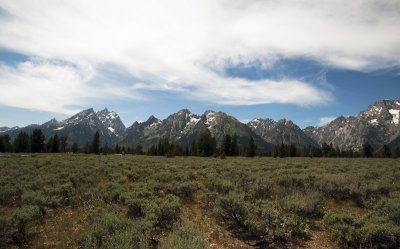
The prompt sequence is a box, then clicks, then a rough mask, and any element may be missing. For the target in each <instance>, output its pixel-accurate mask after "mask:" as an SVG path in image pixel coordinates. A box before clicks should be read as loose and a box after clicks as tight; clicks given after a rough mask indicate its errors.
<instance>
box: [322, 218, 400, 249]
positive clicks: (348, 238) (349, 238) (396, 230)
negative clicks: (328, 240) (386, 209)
mask: <svg viewBox="0 0 400 249" xmlns="http://www.w3.org/2000/svg"><path fill="white" fill-rule="evenodd" d="M324 222H325V224H326V225H327V226H328V227H329V228H330V229H331V231H332V236H333V238H334V239H335V240H336V241H338V243H339V245H340V246H341V247H343V248H399V246H400V227H398V226H396V225H395V224H393V223H392V222H390V220H388V219H386V218H385V217H380V216H376V215H372V214H370V215H368V216H366V217H363V218H354V217H352V216H349V215H343V214H327V215H325V217H324Z"/></svg>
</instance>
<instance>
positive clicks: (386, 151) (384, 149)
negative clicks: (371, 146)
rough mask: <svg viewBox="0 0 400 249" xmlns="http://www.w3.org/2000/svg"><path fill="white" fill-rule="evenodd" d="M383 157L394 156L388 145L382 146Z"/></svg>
mask: <svg viewBox="0 0 400 249" xmlns="http://www.w3.org/2000/svg"><path fill="white" fill-rule="evenodd" d="M382 156H383V157H391V156H392V151H391V150H390V147H389V146H388V145H387V144H384V145H383V146H382Z"/></svg>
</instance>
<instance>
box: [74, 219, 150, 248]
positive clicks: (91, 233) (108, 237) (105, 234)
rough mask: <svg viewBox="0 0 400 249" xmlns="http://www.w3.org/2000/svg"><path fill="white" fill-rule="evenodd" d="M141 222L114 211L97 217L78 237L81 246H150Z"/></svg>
mask: <svg viewBox="0 0 400 249" xmlns="http://www.w3.org/2000/svg"><path fill="white" fill-rule="evenodd" d="M146 235H147V233H146V232H145V231H143V230H141V227H140V223H137V224H135V223H133V222H132V221H130V220H129V219H127V218H123V217H120V216H118V215H116V214H113V213H106V214H103V215H101V216H100V217H97V218H96V219H95V220H94V221H93V223H92V224H91V225H90V226H89V228H88V229H87V230H86V231H84V232H83V233H82V234H81V235H80V236H79V237H78V239H77V244H78V247H79V248H110V249H111V248H148V243H147V238H146Z"/></svg>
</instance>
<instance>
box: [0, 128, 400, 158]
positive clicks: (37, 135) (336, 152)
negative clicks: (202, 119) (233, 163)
mask: <svg viewBox="0 0 400 249" xmlns="http://www.w3.org/2000/svg"><path fill="white" fill-rule="evenodd" d="M217 144H218V143H217V140H216V138H215V137H213V136H212V134H211V132H210V131H209V130H208V129H204V130H203V131H202V132H201V133H200V135H199V136H198V138H197V139H196V140H195V141H193V142H192V143H191V144H190V145H186V146H183V147H182V146H181V145H179V144H177V143H176V142H174V141H170V140H169V138H166V137H165V138H161V139H159V141H158V142H157V143H156V144H153V145H152V146H151V147H150V148H149V149H148V150H147V151H144V150H143V147H142V146H141V145H137V146H136V147H135V148H131V147H125V146H119V145H118V144H116V145H115V147H110V146H108V145H101V141H100V134H99V132H98V131H97V132H96V133H95V134H94V136H93V139H92V141H91V142H89V141H88V142H87V143H86V144H85V146H83V147H82V148H80V147H79V146H78V144H77V143H73V144H71V145H70V144H69V143H68V137H67V136H58V135H57V134H55V135H54V136H51V137H49V138H48V139H47V140H46V138H45V136H44V134H43V132H42V131H41V130H40V129H35V130H33V132H32V134H28V133H26V132H20V133H18V135H17V137H16V138H15V139H14V140H13V141H11V138H10V136H9V135H2V136H0V152H15V153H60V152H64V153H65V152H73V153H78V152H79V153H86V154H88V153H94V154H112V153H117V154H139V155H144V154H146V155H152V156H204V157H209V156H220V157H221V158H225V157H227V156H247V157H254V156H273V157H281V158H282V157H383V158H388V157H396V158H398V157H400V146H397V148H396V149H395V150H394V151H392V150H391V149H390V147H389V146H388V145H386V144H385V145H383V146H382V147H381V148H380V149H378V150H377V151H375V152H374V150H373V147H372V146H371V145H370V144H369V143H368V142H366V143H364V144H363V146H362V150H361V151H357V152H356V151H353V150H341V149H340V148H339V147H338V146H336V147H333V145H332V143H331V144H327V143H323V144H322V145H321V146H304V147H302V148H299V147H297V146H296V145H294V144H284V143H281V144H279V145H275V146H274V147H273V148H272V150H265V151H263V150H261V149H259V148H257V145H256V143H255V141H254V138H253V137H250V138H249V140H248V143H247V144H246V145H245V146H240V145H239V137H238V136H237V135H236V134H225V135H224V136H223V138H222V141H221V143H220V146H219V147H217Z"/></svg>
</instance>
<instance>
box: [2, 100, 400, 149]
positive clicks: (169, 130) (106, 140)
mask: <svg viewBox="0 0 400 249" xmlns="http://www.w3.org/2000/svg"><path fill="white" fill-rule="evenodd" d="M399 119H400V100H380V101H377V102H375V103H373V104H372V105H370V106H369V107H368V108H367V109H366V110H364V111H361V112H360V113H359V114H358V115H357V116H355V117H344V116H340V117H338V118H336V119H335V120H333V121H332V122H331V123H329V124H327V125H325V126H322V127H307V128H305V129H303V130H301V129H300V128H299V127H298V126H297V125H296V124H294V123H293V122H292V121H290V120H286V119H282V120H279V121H274V120H272V119H254V120H252V121H250V122H249V123H247V124H243V123H241V122H239V121H238V120H237V119H236V118H234V117H232V116H229V115H228V114H226V113H223V112H215V111H211V110H209V111H206V112H204V113H203V114H202V115H196V114H193V113H191V112H190V111H189V110H188V109H182V110H180V111H179V112H177V113H174V114H171V115H170V116H168V117H167V118H166V119H164V120H160V119H158V118H156V117H154V116H150V117H149V119H148V120H147V121H145V122H140V123H139V122H135V123H133V124H132V125H131V126H130V127H128V128H125V125H124V124H123V123H122V121H121V119H120V118H119V116H118V114H117V113H115V112H114V111H109V110H107V108H106V109H104V110H101V111H98V112H95V111H94V110H93V109H92V108H90V109H87V110H84V111H81V112H79V113H77V114H75V115H74V116H72V117H70V118H68V119H65V120H63V121H57V120H56V119H52V120H49V121H48V122H46V123H44V124H41V125H37V124H33V125H29V126H26V127H22V128H19V127H13V128H8V127H1V128H0V134H1V135H4V134H8V135H10V137H11V138H12V139H13V138H15V137H16V136H17V135H18V133H19V132H21V131H24V132H27V133H29V134H30V133H32V132H33V130H34V129H36V128H39V129H41V130H42V131H43V133H44V134H45V136H46V138H49V137H50V136H54V135H55V134H58V135H59V136H68V143H69V144H70V145H71V144H72V143H75V142H76V143H78V145H79V146H84V145H85V144H86V142H91V141H92V139H93V136H94V134H95V132H96V131H99V133H100V135H101V143H102V144H108V145H109V146H114V145H115V144H117V143H118V144H120V145H121V146H123V145H124V146H129V147H136V146H137V145H141V146H142V147H143V148H144V149H147V148H149V147H150V146H151V145H153V144H155V143H157V142H158V141H159V139H160V138H169V140H170V141H171V142H176V143H178V144H180V145H182V146H189V145H190V144H192V143H193V142H194V141H195V140H196V139H197V137H198V135H199V134H200V133H201V132H202V131H203V130H204V129H208V130H210V132H211V134H212V135H213V136H214V137H215V138H216V140H217V142H218V143H219V144H220V143H221V142H222V140H223V137H224V135H226V134H230V135H234V134H236V135H237V136H238V143H239V144H240V145H241V146H242V147H244V146H245V145H246V144H247V143H248V141H249V139H250V137H253V138H254V140H255V142H256V144H257V146H258V148H259V149H261V150H265V149H271V147H272V145H274V144H280V143H284V144H290V143H293V144H295V145H296V146H299V147H303V146H317V145H318V144H319V145H321V144H322V143H324V142H326V143H328V144H330V143H332V145H333V146H334V147H336V146H337V147H339V148H341V149H345V150H349V149H352V150H355V151H360V150H361V148H362V144H363V143H365V142H366V141H368V142H369V143H370V144H371V145H372V146H373V148H374V149H375V150H377V149H379V148H380V147H382V145H383V144H388V145H389V146H390V147H392V148H393V147H396V146H399V145H400V124H399Z"/></svg>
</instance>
